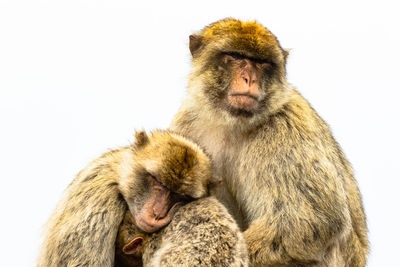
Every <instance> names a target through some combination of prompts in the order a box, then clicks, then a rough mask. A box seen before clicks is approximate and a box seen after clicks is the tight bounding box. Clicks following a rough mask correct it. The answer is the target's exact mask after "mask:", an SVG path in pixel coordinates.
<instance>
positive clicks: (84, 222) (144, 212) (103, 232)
mask: <svg viewBox="0 0 400 267" xmlns="http://www.w3.org/2000/svg"><path fill="white" fill-rule="evenodd" d="M211 179H212V173H211V162H210V160H209V158H208V157H207V156H206V154H204V152H203V151H202V149H201V148H200V147H198V146H197V145H196V144H194V143H193V142H191V141H189V140H187V139H185V138H184V137H181V136H179V135H176V134H174V133H171V132H167V131H155V132H153V133H152V134H151V135H150V136H147V134H146V133H145V132H138V133H137V134H136V140H135V143H134V144H133V145H132V146H130V147H123V148H121V149H118V150H113V151H110V152H108V153H105V154H103V155H102V156H101V157H99V158H97V159H96V160H94V161H93V162H92V163H90V164H89V166H87V167H86V168H85V169H84V170H82V171H81V172H80V173H79V174H78V176H77V177H76V178H75V179H74V180H73V182H72V183H71V184H70V185H69V186H68V188H67V190H66V192H65V195H64V198H63V199H62V200H61V201H60V203H59V204H58V206H57V207H56V209H55V211H54V212H53V214H52V215H51V217H50V219H49V221H48V223H47V229H46V233H45V237H44V242H43V244H42V247H41V251H40V256H39V260H38V266H45V267H48V266H69V267H71V266H114V254H115V242H116V236H117V233H118V229H119V227H120V224H121V222H122V220H123V217H124V215H125V213H126V212H127V209H129V211H130V212H131V213H132V216H133V218H134V219H133V220H134V223H135V225H136V226H137V227H138V228H139V229H140V230H141V231H143V232H147V233H152V232H155V231H157V230H159V229H161V228H162V227H164V226H166V225H167V224H168V223H169V222H170V221H171V219H172V217H173V214H174V213H175V212H176V210H177V208H178V206H181V205H183V204H185V203H187V202H189V201H191V200H194V199H197V198H200V197H203V196H206V195H208V188H207V186H208V185H209V184H210V182H211V181H212V180H211ZM117 262H118V260H117ZM138 264H139V265H140V263H138Z"/></svg>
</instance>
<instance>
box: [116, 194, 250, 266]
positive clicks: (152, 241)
mask: <svg viewBox="0 0 400 267" xmlns="http://www.w3.org/2000/svg"><path fill="white" fill-rule="evenodd" d="M125 221H126V222H130V224H129V223H125ZM138 235H140V231H138V229H137V228H136V227H135V225H134V222H133V220H132V215H131V213H127V214H126V216H125V219H124V223H123V224H122V226H121V228H120V234H119V238H117V240H118V239H121V241H120V244H124V243H123V242H125V243H127V242H128V241H129V240H131V239H133V238H134V237H136V236H138ZM118 243H119V242H117V244H118ZM117 247H118V246H117ZM120 247H121V248H122V246H121V245H120ZM142 252H143V266H147V267H156V266H187V267H192V266H216V267H223V266H238V267H239V266H243V267H245V266H248V265H249V260H248V252H247V246H246V243H245V240H244V238H243V236H242V234H241V232H240V230H239V228H238V226H237V224H236V223H235V221H234V219H233V218H232V216H231V215H230V214H229V213H228V211H227V210H226V209H225V207H224V206H223V205H222V204H220V203H219V202H218V201H217V200H216V199H215V198H214V197H207V198H201V199H198V200H196V201H193V202H190V203H189V204H187V205H185V206H183V207H181V208H180V209H179V210H178V211H177V212H176V213H175V215H174V218H173V219H172V221H171V223H170V224H168V226H166V227H165V228H163V229H162V230H161V231H160V232H156V233H153V234H151V235H146V236H145V242H144V247H143V248H142ZM129 257H130V256H126V258H128V259H129ZM132 259H133V261H134V259H135V256H133V257H132ZM133 263H135V262H133ZM121 266H130V265H121ZM131 266H133V265H131Z"/></svg>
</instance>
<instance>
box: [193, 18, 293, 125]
mask: <svg viewBox="0 0 400 267" xmlns="http://www.w3.org/2000/svg"><path fill="white" fill-rule="evenodd" d="M189 39H190V40H189V41H190V44H189V46H190V51H191V53H192V56H193V71H192V74H191V77H190V81H189V92H190V93H191V95H192V96H193V97H195V98H196V100H197V101H200V102H201V103H202V104H204V105H206V108H209V109H213V110H215V111H217V112H222V113H229V114H230V115H231V117H232V116H233V117H236V118H243V117H245V118H247V119H248V118H249V117H256V116H257V115H260V114H263V115H268V114H271V113H273V112H274V111H276V109H277V108H278V107H279V106H280V105H281V103H282V102H283V101H284V99H285V96H286V95H287V91H288V90H289V89H287V88H288V86H287V83H286V58H287V52H286V51H285V50H283V49H282V48H281V46H280V44H279V42H278V39H277V38H276V37H275V36H274V35H273V34H272V33H271V32H270V31H269V30H268V29H266V28H265V27H263V26H262V25H260V24H258V23H257V22H254V21H249V22H244V21H239V20H236V19H232V18H227V19H223V20H220V21H217V22H215V23H212V24H210V25H209V26H207V27H205V28H204V29H203V30H202V31H200V32H198V33H196V34H193V35H191V36H190V38H189Z"/></svg>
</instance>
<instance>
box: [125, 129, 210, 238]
mask: <svg viewBox="0 0 400 267" xmlns="http://www.w3.org/2000/svg"><path fill="white" fill-rule="evenodd" d="M135 139H136V140H135V143H134V144H133V145H132V151H133V161H132V162H133V167H132V177H130V178H128V179H121V182H122V183H123V186H121V191H122V194H123V196H124V198H125V200H126V202H127V203H128V206H129V209H130V211H131V212H132V215H133V217H134V220H135V224H136V225H137V226H138V227H139V228H140V229H141V230H142V231H144V232H147V233H151V232H155V231H157V230H159V229H160V228H162V227H164V226H165V225H167V224H168V223H169V222H170V221H171V219H172V216H173V214H174V212H175V210H176V209H177V207H179V206H180V205H182V204H184V203H185V202H189V201H191V200H194V199H197V198H200V197H203V196H206V195H207V194H208V186H209V184H210V182H211V179H212V171H211V169H212V168H211V161H210V159H209V157H208V156H207V155H206V154H205V153H204V152H203V150H202V149H201V148H200V147H199V146H197V145H196V144H194V143H193V142H191V141H189V140H187V139H186V138H184V137H182V136H179V135H177V134H174V133H172V132H168V131H155V132H153V133H152V134H150V135H149V136H148V135H147V134H146V133H145V132H143V131H141V132H137V133H136V136H135Z"/></svg>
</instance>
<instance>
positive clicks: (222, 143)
mask: <svg viewBox="0 0 400 267" xmlns="http://www.w3.org/2000/svg"><path fill="white" fill-rule="evenodd" d="M193 40H194V41H196V43H193V44H191V52H192V54H193V71H192V73H191V75H190V79H189V88H188V95H187V98H186V99H185V101H184V102H183V104H182V107H181V109H180V110H179V112H178V114H177V115H176V117H175V119H174V121H173V122H172V124H171V129H172V130H174V131H177V132H180V133H181V134H183V135H185V136H187V137H190V138H191V139H193V140H195V141H196V142H197V143H199V144H200V145H201V146H202V147H204V148H205V149H206V151H207V152H208V153H209V154H210V155H211V156H212V160H213V163H214V166H215V171H216V174H217V175H218V176H220V177H222V178H223V183H224V184H225V188H224V191H220V192H219V193H217V196H218V198H219V199H220V201H221V202H223V203H224V204H225V205H226V206H227V208H228V209H229V211H230V212H231V213H232V214H233V215H234V216H235V218H236V219H237V222H238V223H239V224H240V226H241V228H242V229H243V230H244V236H245V239H246V241H247V244H248V247H249V253H250V259H251V262H252V264H253V265H254V266H364V265H365V263H366V255H367V253H368V240H367V227H366V221H365V215H364V210H363V206H362V201H361V196H360V192H359V190H358V187H357V183H356V181H355V179H354V176H353V171H352V169H351V166H350V164H349V163H348V161H347V160H346V158H345V156H344V154H343V153H342V151H341V149H340V147H339V145H338V144H337V143H336V141H335V140H334V138H333V137H332V134H331V132H330V129H329V127H328V126H327V125H326V123H325V122H324V121H323V120H322V119H321V118H320V117H319V116H318V114H317V113H316V112H315V111H314V110H313V109H312V108H311V106H310V105H309V103H308V102H307V101H306V100H305V99H304V98H303V97H302V96H301V95H300V94H299V93H298V92H297V91H296V90H295V89H294V88H293V87H292V86H291V85H290V84H288V83H287V81H286V77H285V75H286V69H285V62H286V53H285V51H284V50H283V49H282V48H281V47H280V44H279V42H278V40H277V39H276V37H275V36H273V35H272V34H271V33H270V32H269V31H268V30H267V29H265V28H264V27H263V26H262V25H260V24H258V23H256V22H241V21H238V20H235V19H225V20H221V21H218V22H216V23H213V24H211V25H210V26H207V27H205V28H204V29H203V30H202V31H200V32H198V33H196V35H195V36H194V37H191V42H192V41H193ZM227 52H228V53H229V52H235V53H240V54H241V55H243V56H244V57H247V58H250V59H263V60H269V61H270V62H272V63H273V66H274V72H272V73H271V74H269V75H264V77H263V80H262V81H261V82H260V84H261V92H260V93H261V98H262V101H261V102H260V103H261V104H260V105H261V106H262V108H260V110H258V112H257V113H254V114H252V115H251V116H234V115H232V114H231V113H230V112H229V111H228V110H227V109H225V107H224V105H222V102H221V101H222V99H224V97H225V95H226V91H227V90H229V82H230V76H229V75H228V74H227V73H226V72H224V71H223V70H221V68H219V67H218V66H219V64H220V62H219V61H218V60H219V58H221V53H227Z"/></svg>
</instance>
